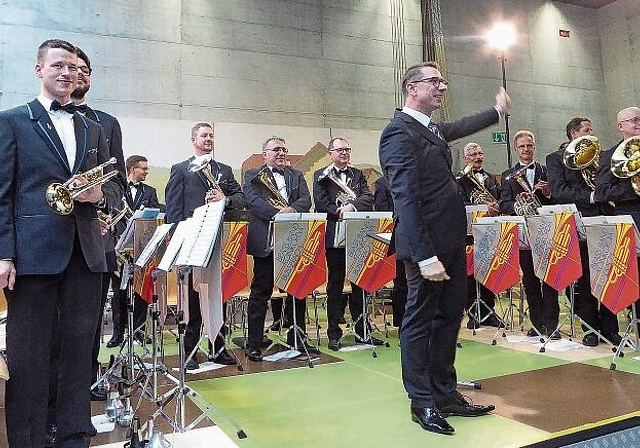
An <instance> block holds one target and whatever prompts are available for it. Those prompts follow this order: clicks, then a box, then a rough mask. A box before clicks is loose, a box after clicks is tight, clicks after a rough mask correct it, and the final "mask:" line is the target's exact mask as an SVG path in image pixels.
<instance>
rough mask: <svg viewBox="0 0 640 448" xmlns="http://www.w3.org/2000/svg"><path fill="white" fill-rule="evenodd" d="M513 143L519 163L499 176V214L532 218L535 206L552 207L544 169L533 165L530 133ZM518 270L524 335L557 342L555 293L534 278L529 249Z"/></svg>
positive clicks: (520, 134)
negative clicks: (526, 317)
mask: <svg viewBox="0 0 640 448" xmlns="http://www.w3.org/2000/svg"><path fill="white" fill-rule="evenodd" d="M513 142H514V143H513V145H514V150H515V152H516V154H517V155H518V163H516V164H515V165H514V166H513V167H511V168H510V169H508V170H506V171H505V172H504V173H502V195H501V196H500V211H501V212H502V213H503V214H505V215H525V216H526V215H529V214H535V213H537V210H534V208H535V206H536V205H546V204H552V203H553V201H552V200H551V192H550V190H549V185H548V184H547V168H546V167H545V166H544V165H541V164H539V163H538V162H534V161H533V156H534V153H535V150H536V141H535V136H534V135H533V133H532V132H531V131H525V130H523V131H518V132H517V133H516V135H515V136H514V137H513ZM520 269H521V270H522V284H523V286H524V291H525V293H526V295H527V302H528V303H529V314H530V317H531V323H532V324H533V326H534V327H535V328H532V329H530V330H529V332H528V333H527V335H528V336H536V335H537V334H538V332H540V334H543V335H546V336H550V337H551V338H552V339H560V333H558V332H556V331H555V329H556V327H557V326H558V316H559V314H560V306H559V305H558V291H556V290H555V289H553V288H552V287H551V286H549V285H547V284H546V283H544V282H543V281H541V280H540V279H539V278H538V277H536V276H535V274H534V270H533V257H532V255H531V250H530V249H524V250H520ZM536 330H537V331H536Z"/></svg>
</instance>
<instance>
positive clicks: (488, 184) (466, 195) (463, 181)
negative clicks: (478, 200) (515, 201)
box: [456, 171, 502, 205]
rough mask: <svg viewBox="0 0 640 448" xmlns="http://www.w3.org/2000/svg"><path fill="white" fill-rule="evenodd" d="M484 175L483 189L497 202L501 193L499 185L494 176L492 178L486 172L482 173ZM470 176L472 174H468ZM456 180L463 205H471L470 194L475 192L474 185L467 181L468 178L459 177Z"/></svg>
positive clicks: (469, 180)
mask: <svg viewBox="0 0 640 448" xmlns="http://www.w3.org/2000/svg"><path fill="white" fill-rule="evenodd" d="M484 174H485V176H486V177H485V180H484V186H485V188H486V189H487V190H488V191H489V193H491V195H492V196H493V197H494V198H495V199H496V200H497V201H499V200H500V194H501V193H502V189H501V188H500V184H498V181H497V180H496V176H494V175H493V174H491V173H487V172H486V171H484ZM470 175H473V174H470ZM456 180H457V182H458V190H459V191H460V194H461V195H462V199H463V200H464V203H465V204H466V205H471V204H472V201H471V193H472V192H473V191H474V190H477V187H476V186H475V185H474V183H473V181H472V180H471V179H469V176H461V177H459V178H458V179H456Z"/></svg>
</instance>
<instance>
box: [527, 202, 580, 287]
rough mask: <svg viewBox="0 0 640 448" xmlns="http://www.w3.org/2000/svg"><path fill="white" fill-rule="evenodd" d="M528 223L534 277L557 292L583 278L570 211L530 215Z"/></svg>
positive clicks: (572, 216) (575, 228)
mask: <svg viewBox="0 0 640 448" xmlns="http://www.w3.org/2000/svg"><path fill="white" fill-rule="evenodd" d="M527 226H528V227H529V242H530V244H531V255H532V257H533V270H534V273H535V275H536V277H538V278H539V279H540V280H542V281H543V282H545V283H546V284H547V285H549V286H551V287H552V288H553V289H555V290H556V291H561V290H563V289H564V288H566V287H567V286H569V285H571V284H572V283H573V282H575V281H576V280H578V279H579V278H580V277H582V264H581V262H580V245H579V244H580V243H579V238H578V230H577V225H576V218H575V215H574V214H573V213H570V212H569V213H567V212H563V213H553V214H545V215H536V216H529V217H527Z"/></svg>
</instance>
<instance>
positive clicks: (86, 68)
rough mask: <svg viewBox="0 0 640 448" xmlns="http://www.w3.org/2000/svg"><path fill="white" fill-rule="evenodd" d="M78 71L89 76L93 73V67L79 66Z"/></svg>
mask: <svg viewBox="0 0 640 448" xmlns="http://www.w3.org/2000/svg"><path fill="white" fill-rule="evenodd" d="M78 71H79V72H81V73H82V74H83V75H86V76H89V75H90V74H91V69H90V68H89V67H78Z"/></svg>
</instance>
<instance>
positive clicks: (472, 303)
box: [456, 142, 500, 329]
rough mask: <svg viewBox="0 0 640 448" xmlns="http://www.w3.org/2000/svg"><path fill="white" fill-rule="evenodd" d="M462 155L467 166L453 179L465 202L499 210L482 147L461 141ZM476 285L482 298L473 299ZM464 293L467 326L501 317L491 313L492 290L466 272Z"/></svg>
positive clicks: (497, 193)
mask: <svg viewBox="0 0 640 448" xmlns="http://www.w3.org/2000/svg"><path fill="white" fill-rule="evenodd" d="M462 155H463V157H464V161H465V162H466V164H467V167H468V168H466V170H465V172H464V173H461V174H459V175H458V177H456V180H457V181H458V190H459V191H460V194H461V195H462V199H463V200H464V203H465V205H471V204H486V205H487V206H488V207H489V216H497V215H498V214H499V213H500V205H499V204H498V200H499V199H500V185H499V184H498V182H497V181H496V177H495V176H494V175H493V174H491V173H487V172H486V171H485V170H484V169H483V168H482V164H483V163H484V152H482V147H481V146H480V145H479V144H477V143H474V142H471V143H467V144H466V145H464V148H463V150H462ZM476 288H479V291H480V300H481V302H476V296H477V289H476ZM467 294H468V297H469V300H468V302H467V306H466V307H465V309H466V310H467V314H468V315H469V321H468V322H467V328H469V329H473V328H478V327H479V326H480V325H488V326H491V327H498V326H500V319H498V317H497V316H496V315H495V313H494V308H495V304H496V301H495V297H496V296H495V294H494V293H493V292H491V291H490V290H489V289H487V288H486V287H485V286H484V285H482V284H481V283H479V282H476V279H475V278H474V276H473V274H472V275H469V276H467ZM485 305H486V306H485ZM478 318H479V320H478Z"/></svg>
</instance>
